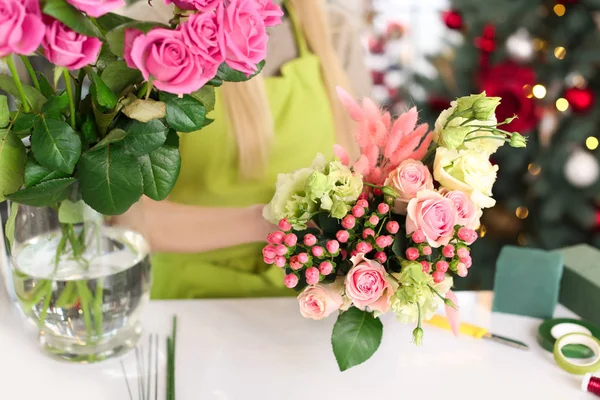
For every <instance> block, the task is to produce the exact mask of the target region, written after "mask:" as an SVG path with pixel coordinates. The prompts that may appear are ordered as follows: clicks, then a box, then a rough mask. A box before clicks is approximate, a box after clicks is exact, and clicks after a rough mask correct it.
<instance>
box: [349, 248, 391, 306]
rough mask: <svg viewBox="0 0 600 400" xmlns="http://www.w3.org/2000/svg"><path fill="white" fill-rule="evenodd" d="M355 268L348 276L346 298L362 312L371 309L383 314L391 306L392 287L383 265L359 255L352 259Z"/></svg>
mask: <svg viewBox="0 0 600 400" xmlns="http://www.w3.org/2000/svg"><path fill="white" fill-rule="evenodd" d="M350 260H351V261H352V265H353V267H352V268H351V269H350V271H348V275H346V282H345V283H346V296H348V297H349V298H350V299H352V302H353V303H354V306H355V307H356V308H359V309H361V310H364V309H365V308H366V307H369V308H370V309H371V310H373V311H376V312H378V313H381V314H383V313H384V312H386V311H387V310H388V308H389V306H390V297H391V296H392V294H393V290H392V286H391V285H390V283H389V282H388V281H387V279H386V278H385V277H386V275H387V273H386V272H385V268H383V265H381V264H379V263H378V262H377V261H373V260H369V259H366V258H365V257H364V254H362V253H359V254H357V255H355V256H354V257H352V258H351V259H350Z"/></svg>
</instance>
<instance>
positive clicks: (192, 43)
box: [179, 12, 224, 68]
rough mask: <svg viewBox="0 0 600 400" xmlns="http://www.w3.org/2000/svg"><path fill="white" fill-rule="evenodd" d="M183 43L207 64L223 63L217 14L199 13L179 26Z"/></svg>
mask: <svg viewBox="0 0 600 400" xmlns="http://www.w3.org/2000/svg"><path fill="white" fill-rule="evenodd" d="M179 29H181V32H182V33H183V41H184V42H185V44H186V45H188V46H189V47H190V50H191V52H192V53H194V54H198V55H199V56H200V57H202V59H203V60H204V61H206V62H207V63H212V64H216V65H217V68H218V65H220V64H221V63H222V62H223V59H224V57H223V53H222V52H221V47H220V46H219V24H218V21H217V15H216V14H215V13H207V12H205V13H198V14H194V15H192V16H191V17H190V19H189V20H188V21H187V22H185V23H183V24H182V25H180V26H179Z"/></svg>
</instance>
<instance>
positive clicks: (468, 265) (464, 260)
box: [459, 256, 473, 269]
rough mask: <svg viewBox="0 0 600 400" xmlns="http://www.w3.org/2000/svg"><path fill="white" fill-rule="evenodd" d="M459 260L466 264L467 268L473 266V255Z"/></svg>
mask: <svg viewBox="0 0 600 400" xmlns="http://www.w3.org/2000/svg"><path fill="white" fill-rule="evenodd" d="M459 261H460V262H461V263H463V264H465V267H467V269H469V268H471V266H472V265H473V259H472V258H471V256H467V257H465V258H460V259H459Z"/></svg>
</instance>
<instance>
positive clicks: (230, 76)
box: [217, 60, 265, 82]
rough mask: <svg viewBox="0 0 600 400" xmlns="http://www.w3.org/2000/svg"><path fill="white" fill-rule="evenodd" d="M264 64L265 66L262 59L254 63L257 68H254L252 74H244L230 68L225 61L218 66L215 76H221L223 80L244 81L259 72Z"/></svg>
mask: <svg viewBox="0 0 600 400" xmlns="http://www.w3.org/2000/svg"><path fill="white" fill-rule="evenodd" d="M264 66H265V61H264V60H263V61H261V62H260V63H258V64H256V67H257V68H258V69H257V70H256V72H255V73H254V74H252V75H250V76H246V74H244V73H243V72H240V71H236V70H235V69H233V68H231V67H230V66H229V65H227V64H226V63H223V64H221V65H220V66H219V70H218V71H217V77H219V78H221V79H222V80H224V81H225V82H245V81H247V80H249V79H252V78H253V77H255V76H256V75H258V74H260V71H262V69H263V68H264Z"/></svg>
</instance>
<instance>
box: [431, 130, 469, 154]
mask: <svg viewBox="0 0 600 400" xmlns="http://www.w3.org/2000/svg"><path fill="white" fill-rule="evenodd" d="M472 131H473V127H469V126H468V125H467V126H447V127H445V128H444V129H443V130H442V133H441V135H440V137H439V139H438V143H439V145H440V146H442V147H446V148H447V149H451V150H454V149H456V148H457V147H459V146H460V145H462V144H463V142H464V141H465V138H466V137H467V135H468V134H469V132H472Z"/></svg>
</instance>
